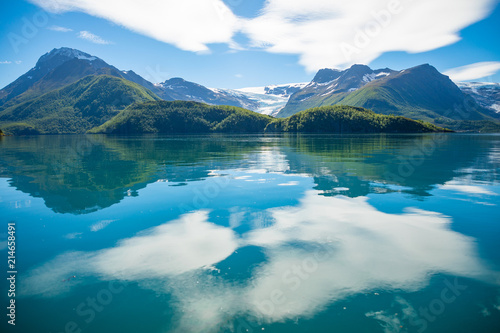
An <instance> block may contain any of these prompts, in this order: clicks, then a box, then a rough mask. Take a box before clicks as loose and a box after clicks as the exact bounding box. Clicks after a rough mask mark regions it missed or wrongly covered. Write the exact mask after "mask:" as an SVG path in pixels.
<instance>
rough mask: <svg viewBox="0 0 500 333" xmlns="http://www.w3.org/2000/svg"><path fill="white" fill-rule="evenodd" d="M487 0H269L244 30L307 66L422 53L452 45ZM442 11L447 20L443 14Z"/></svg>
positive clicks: (482, 12)
mask: <svg viewBox="0 0 500 333" xmlns="http://www.w3.org/2000/svg"><path fill="white" fill-rule="evenodd" d="M493 3H494V2H493V1H492V0H479V1H467V0H460V1H456V0H442V1H434V0H421V1H408V0H389V1H387V0H370V1H366V0H351V1H348V2H346V1H331V0H309V1H290V0H269V1H267V2H266V6H265V8H264V10H263V14H262V15H260V16H259V17H256V18H254V19H251V20H248V21H246V24H245V27H244V31H245V32H246V33H247V34H248V35H249V36H250V38H251V39H252V41H253V43H254V45H255V46H259V47H262V48H263V49H265V50H267V51H269V52H274V53H290V54H298V55H299V56H300V63H301V64H302V65H304V66H305V67H306V68H307V69H309V70H311V71H312V70H317V69H319V68H323V67H346V66H348V65H351V64H353V63H370V62H371V61H372V60H374V59H375V58H377V57H378V56H380V55H381V54H383V53H384V52H390V51H406V52H410V53H417V52H425V51H429V50H433V49H436V48H439V47H442V46H446V45H449V44H452V43H454V42H456V41H458V40H459V39H460V37H459V34H458V33H459V31H460V30H461V29H463V28H465V27H467V26H468V25H470V24H472V23H473V22H476V21H478V20H480V19H482V18H484V17H485V16H486V15H487V14H488V13H489V11H490V10H491V8H492V5H493ZM443 13H446V19H443Z"/></svg>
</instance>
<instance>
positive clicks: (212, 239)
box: [0, 134, 500, 333]
mask: <svg viewBox="0 0 500 333" xmlns="http://www.w3.org/2000/svg"><path fill="white" fill-rule="evenodd" d="M499 172H500V136H499V135H465V134H463V135H462V134H436V135H365V136H304V135H302V136H295V135H292V136H177V137H161V136H137V137H106V136H39V137H17V138H16V137H5V138H3V139H1V141H0V212H1V221H2V226H1V228H3V230H0V249H1V251H2V258H3V259H2V268H3V270H4V273H3V274H4V276H7V273H6V272H7V270H8V268H7V252H8V251H7V243H6V242H7V223H8V222H15V226H16V270H17V272H18V273H17V276H16V297H15V300H16V326H15V327H14V326H11V325H8V324H7V320H8V318H7V317H6V315H5V314H6V313H7V310H4V311H5V313H4V314H2V318H3V320H2V323H1V325H2V326H1V327H2V332H4V331H7V332H53V333H56V332H57V333H59V332H124V333H128V332H134V333H135V332H158V333H159V332H262V331H264V332H280V333H281V332H500V274H499V272H500V251H499V249H500V246H499V244H500V242H499V241H500V225H499V222H500V209H499V204H500V186H499V181H500V173H499ZM0 287H1V288H2V291H1V295H2V296H1V297H2V304H4V305H8V302H9V300H10V298H7V290H8V289H9V285H8V284H7V282H6V280H5V279H2V283H1V284H0ZM3 308H4V309H5V307H3ZM4 328H5V330H4Z"/></svg>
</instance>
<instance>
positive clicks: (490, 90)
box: [456, 82, 500, 113]
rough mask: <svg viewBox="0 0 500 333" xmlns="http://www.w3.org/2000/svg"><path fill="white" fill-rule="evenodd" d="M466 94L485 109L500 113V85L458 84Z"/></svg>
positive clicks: (480, 83) (484, 83)
mask: <svg viewBox="0 0 500 333" xmlns="http://www.w3.org/2000/svg"><path fill="white" fill-rule="evenodd" d="M456 84H457V86H458V87H459V88H460V90H462V91H463V92H464V93H466V94H469V95H471V96H472V97H473V98H474V99H475V100H476V102H477V103H478V104H479V105H481V106H482V107H484V108H487V109H490V110H491V111H493V112H495V113H500V83H492V82H456Z"/></svg>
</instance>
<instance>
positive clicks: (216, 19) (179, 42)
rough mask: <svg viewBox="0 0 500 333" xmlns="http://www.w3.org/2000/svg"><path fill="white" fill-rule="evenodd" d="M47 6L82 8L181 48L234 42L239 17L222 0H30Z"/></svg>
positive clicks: (204, 49)
mask: <svg viewBox="0 0 500 333" xmlns="http://www.w3.org/2000/svg"><path fill="white" fill-rule="evenodd" d="M31 1H32V2H34V3H35V4H37V5H39V6H40V7H42V8H44V9H45V10H48V11H51V12H55V13H62V12H67V11H81V12H84V13H87V14H90V15H93V16H97V17H101V18H104V19H107V20H109V21H111V22H113V23H116V24H118V25H121V26H124V27H126V28H128V29H130V30H132V31H134V32H137V33H140V34H143V35H146V36H149V37H151V38H154V39H157V40H159V41H162V42H165V43H169V44H173V45H175V46H177V47H178V48H180V49H183V50H188V51H194V52H207V51H209V49H208V47H207V44H210V43H228V44H229V43H231V38H232V36H233V34H234V32H235V31H236V29H237V25H238V19H237V17H236V16H235V15H234V14H233V13H232V11H231V10H230V9H229V8H228V7H227V6H226V5H225V4H224V3H223V2H222V1H221V0H211V1H207V0H183V1H178V0H164V1H157V0H142V1H137V0H31Z"/></svg>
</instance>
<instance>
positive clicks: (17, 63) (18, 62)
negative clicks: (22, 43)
mask: <svg viewBox="0 0 500 333" xmlns="http://www.w3.org/2000/svg"><path fill="white" fill-rule="evenodd" d="M14 62H15V63H16V65H20V64H21V63H22V61H21V60H16V61H14Z"/></svg>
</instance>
